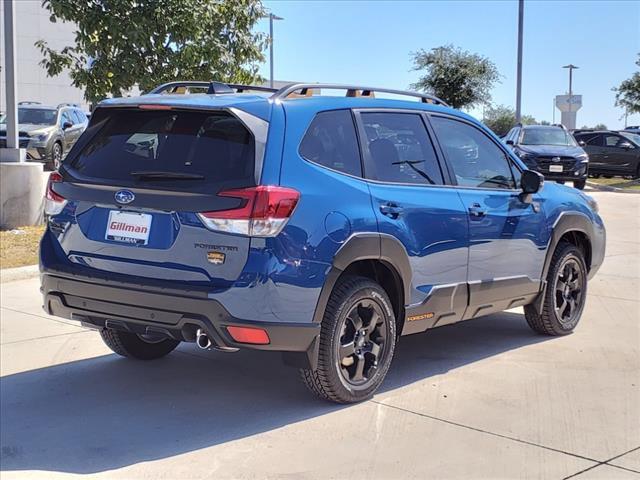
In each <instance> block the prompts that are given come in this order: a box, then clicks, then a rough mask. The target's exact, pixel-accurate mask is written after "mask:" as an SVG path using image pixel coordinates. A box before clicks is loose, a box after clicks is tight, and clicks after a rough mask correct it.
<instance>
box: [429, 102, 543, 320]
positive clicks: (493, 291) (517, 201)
mask: <svg viewBox="0 0 640 480" xmlns="http://www.w3.org/2000/svg"><path fill="white" fill-rule="evenodd" d="M431 122H432V124H433V128H434V130H435V132H436V136H437V138H438V141H439V143H440V146H441V147H442V149H443V151H444V153H445V156H446V158H447V161H448V163H449V165H450V167H451V169H452V173H453V175H454V177H455V182H456V183H457V184H458V188H457V191H458V194H459V196H460V199H461V201H462V204H463V205H464V208H465V210H466V213H467V222H468V225H469V268H468V275H467V280H468V282H469V308H468V309H467V312H466V313H465V318H473V317H477V316H480V315H484V314H487V313H491V312H494V311H499V310H504V309H507V308H511V307H514V306H518V305H523V304H524V303H526V302H528V301H529V300H530V299H531V298H532V296H533V295H535V294H536V293H537V292H538V290H539V287H540V280H541V279H540V277H541V273H542V265H543V263H544V259H545V254H546V245H547V241H548V239H549V232H548V231H547V230H548V229H547V226H546V222H545V218H544V213H543V208H542V206H541V204H540V199H539V198H537V196H534V198H533V201H532V202H527V201H524V200H526V199H524V197H522V196H521V194H520V191H519V190H518V189H517V186H518V185H517V182H519V175H520V171H519V170H518V169H517V167H516V165H515V164H514V163H513V162H512V160H510V159H509V156H508V154H507V152H506V151H505V150H504V149H503V148H502V147H500V146H499V145H498V143H497V142H495V141H494V140H493V139H492V138H490V137H489V136H488V135H487V134H485V133H484V132H483V131H482V130H481V129H480V128H478V127H476V126H474V125H472V124H471V123H467V122H463V121H460V120H455V119H453V118H450V117H445V116H436V115H433V116H432V117H431Z"/></svg>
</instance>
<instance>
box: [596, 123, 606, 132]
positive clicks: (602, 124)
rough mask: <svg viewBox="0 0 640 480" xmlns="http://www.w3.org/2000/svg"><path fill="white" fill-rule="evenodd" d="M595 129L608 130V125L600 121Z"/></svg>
mask: <svg viewBox="0 0 640 480" xmlns="http://www.w3.org/2000/svg"><path fill="white" fill-rule="evenodd" d="M593 128H594V129H595V130H607V126H606V125H605V124H604V123H598V124H597V125H596V126H595V127H593Z"/></svg>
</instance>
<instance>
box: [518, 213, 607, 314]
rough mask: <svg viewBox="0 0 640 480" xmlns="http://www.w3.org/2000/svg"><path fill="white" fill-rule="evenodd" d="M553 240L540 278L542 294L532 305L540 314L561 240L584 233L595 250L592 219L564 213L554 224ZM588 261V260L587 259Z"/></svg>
mask: <svg viewBox="0 0 640 480" xmlns="http://www.w3.org/2000/svg"><path fill="white" fill-rule="evenodd" d="M551 228H552V232H551V238H550V239H549V244H548V245H547V254H546V256H545V259H544V264H543V266H542V274H541V277H540V279H541V280H540V293H539V294H538V296H537V297H536V299H535V300H534V301H533V302H532V304H531V305H533V307H534V308H535V309H536V311H537V312H538V313H539V312H541V311H542V302H543V301H544V295H545V292H546V289H547V275H548V274H549V268H551V259H552V258H553V254H554V252H555V251H556V248H557V246H558V243H560V239H561V238H562V237H563V236H564V235H565V234H566V233H569V232H580V233H583V234H584V235H585V236H586V237H587V240H588V241H589V244H590V246H591V249H592V250H593V247H594V246H593V239H594V229H593V223H592V221H591V219H590V218H589V217H588V216H587V215H585V214H584V213H581V212H562V213H561V214H560V216H559V217H558V218H557V219H556V221H555V223H554V224H553V227H551ZM585 261H587V259H585ZM587 268H591V265H587Z"/></svg>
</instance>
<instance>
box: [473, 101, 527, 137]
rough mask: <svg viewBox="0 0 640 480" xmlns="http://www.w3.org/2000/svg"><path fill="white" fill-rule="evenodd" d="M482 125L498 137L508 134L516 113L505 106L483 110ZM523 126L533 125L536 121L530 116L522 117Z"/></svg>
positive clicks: (514, 121)
mask: <svg viewBox="0 0 640 480" xmlns="http://www.w3.org/2000/svg"><path fill="white" fill-rule="evenodd" d="M482 121H483V122H484V124H485V125H486V126H487V127H489V128H490V129H491V130H493V133H495V134H496V135H498V136H499V137H501V136H503V135H506V134H507V133H509V130H511V128H513V126H514V125H515V124H516V111H515V110H514V109H513V108H511V107H508V106H506V105H496V106H492V107H489V108H487V109H486V110H485V113H484V118H483V120H482ZM521 123H522V124H523V125H535V124H536V119H535V118H533V117H532V116H531V115H523V116H522V119H521Z"/></svg>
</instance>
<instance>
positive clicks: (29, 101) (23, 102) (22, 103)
mask: <svg viewBox="0 0 640 480" xmlns="http://www.w3.org/2000/svg"><path fill="white" fill-rule="evenodd" d="M18 105H42V103H40V102H35V101H33V100H25V101H22V102H18Z"/></svg>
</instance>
